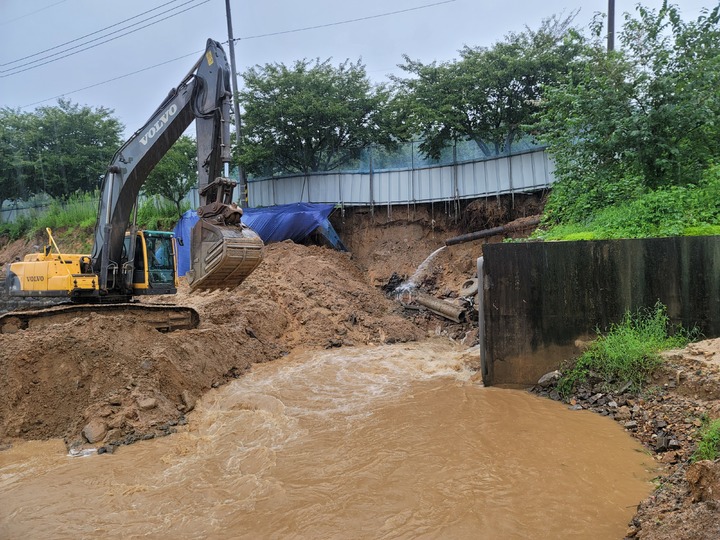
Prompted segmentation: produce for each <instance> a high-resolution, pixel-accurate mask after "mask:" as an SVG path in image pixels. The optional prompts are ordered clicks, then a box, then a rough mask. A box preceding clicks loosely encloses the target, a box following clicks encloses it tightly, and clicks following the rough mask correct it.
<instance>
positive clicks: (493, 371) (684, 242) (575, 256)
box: [482, 236, 720, 385]
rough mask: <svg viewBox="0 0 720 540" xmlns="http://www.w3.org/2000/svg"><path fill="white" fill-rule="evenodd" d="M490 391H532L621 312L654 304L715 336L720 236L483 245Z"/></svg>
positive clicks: (719, 328) (719, 323) (718, 330)
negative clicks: (508, 388) (496, 387)
mask: <svg viewBox="0 0 720 540" xmlns="http://www.w3.org/2000/svg"><path fill="white" fill-rule="evenodd" d="M483 251H484V253H483V255H484V272H483V274H484V289H485V290H484V305H483V311H484V319H485V335H486V338H485V355H484V362H483V366H482V371H483V380H484V382H485V384H487V385H498V384H509V385H532V384H535V383H536V382H537V380H538V378H539V377H541V376H542V375H543V374H544V373H547V372H548V371H551V370H553V369H556V368H557V367H559V366H560V365H561V364H562V362H563V361H564V360H567V359H570V358H573V357H575V356H577V355H579V354H580V352H581V351H582V347H583V345H584V344H585V343H586V342H587V341H589V340H592V339H594V338H595V337H596V335H597V333H596V331H597V329H601V330H604V329H606V328H607V327H608V326H609V325H610V324H611V323H613V322H619V321H620V320H621V319H622V317H623V315H624V314H625V312H626V311H628V310H629V311H635V310H637V309H639V308H643V307H652V306H654V305H655V303H656V302H658V301H660V302H662V303H663V304H664V305H665V306H667V309H668V315H669V317H670V319H671V321H672V323H673V324H682V325H683V327H685V328H693V327H697V328H698V329H699V330H700V331H701V332H702V334H703V335H704V336H705V337H707V338H711V337H717V336H720V236H706V237H680V238H649V239H636V240H607V241H592V242H547V243H545V242H530V243H510V244H488V245H485V246H483Z"/></svg>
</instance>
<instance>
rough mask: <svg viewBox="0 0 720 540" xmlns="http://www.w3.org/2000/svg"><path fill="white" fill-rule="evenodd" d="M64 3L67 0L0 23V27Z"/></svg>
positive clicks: (61, 0)
mask: <svg viewBox="0 0 720 540" xmlns="http://www.w3.org/2000/svg"><path fill="white" fill-rule="evenodd" d="M64 2H67V0H60V1H59V2H55V3H54V4H50V5H49V6H45V7H44V8H40V9H36V10H35V11H31V12H30V13H26V14H25V15H20V16H19V17H15V18H14V19H9V20H7V21H3V22H0V26H5V25H6V24H10V23H11V22H15V21H19V20H20V19H24V18H25V17H29V16H30V15H35V14H36V13H40V12H41V11H45V10H46V9H50V8H51V7H53V6H57V5H58V4H62V3H64Z"/></svg>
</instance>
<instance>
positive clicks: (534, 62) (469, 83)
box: [393, 15, 582, 159]
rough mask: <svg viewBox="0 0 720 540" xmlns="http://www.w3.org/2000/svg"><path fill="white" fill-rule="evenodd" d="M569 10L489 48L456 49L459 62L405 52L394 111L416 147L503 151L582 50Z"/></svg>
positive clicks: (436, 152)
mask: <svg viewBox="0 0 720 540" xmlns="http://www.w3.org/2000/svg"><path fill="white" fill-rule="evenodd" d="M572 19H573V15H571V16H569V17H567V18H564V19H559V18H557V17H552V18H549V19H546V20H544V21H543V23H542V25H541V26H540V28H539V29H538V30H536V31H533V30H531V29H529V28H528V29H526V30H525V31H524V32H520V33H511V34H509V35H507V36H506V38H505V40H504V41H502V42H498V43H495V44H494V45H493V46H492V47H489V48H485V47H468V46H466V47H465V48H463V49H462V50H460V51H459V52H460V59H459V60H453V61H452V62H446V63H442V64H436V63H435V62H433V63H431V64H422V63H421V62H419V61H415V60H411V59H410V58H409V57H408V56H404V59H405V63H404V64H403V65H400V67H401V68H402V69H403V70H404V71H406V72H407V73H409V74H410V75H411V77H409V78H395V79H394V80H395V82H396V83H397V94H396V98H395V100H394V102H393V108H394V109H395V110H397V111H399V113H398V115H399V117H401V118H402V119H403V120H404V121H405V123H406V125H407V128H408V131H407V132H406V133H405V135H406V136H415V135H419V136H420V137H421V138H422V139H423V142H422V144H421V146H420V148H421V150H422V151H423V152H424V153H425V154H426V155H428V156H430V157H432V158H435V159H437V158H439V156H440V154H441V152H442V149H443V148H444V147H446V146H447V145H448V144H450V143H453V142H455V141H459V140H472V141H475V143H476V144H477V145H478V147H479V148H480V149H481V150H482V152H483V153H484V154H485V155H488V156H489V155H497V154H500V153H503V152H507V151H508V150H509V149H510V147H511V145H512V143H513V141H514V140H517V139H518V138H519V137H521V136H522V135H524V134H526V133H527V132H528V129H529V125H530V124H531V123H532V122H533V114H534V113H535V112H536V111H537V109H538V104H539V102H540V100H541V99H542V95H543V90H544V88H545V87H546V86H547V85H549V84H552V83H554V82H555V81H557V80H559V79H560V77H561V76H562V75H563V74H564V73H565V72H566V70H567V65H568V63H569V62H570V61H571V60H572V59H573V58H574V57H575V56H576V55H577V54H578V52H579V51H580V50H581V43H582V39H581V36H580V35H579V34H578V33H577V32H576V31H575V30H573V29H572V28H571V23H572Z"/></svg>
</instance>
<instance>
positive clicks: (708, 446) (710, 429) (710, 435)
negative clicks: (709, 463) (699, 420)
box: [692, 418, 720, 461]
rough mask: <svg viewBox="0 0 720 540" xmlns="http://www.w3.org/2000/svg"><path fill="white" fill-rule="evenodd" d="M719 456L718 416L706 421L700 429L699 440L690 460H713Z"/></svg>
mask: <svg viewBox="0 0 720 540" xmlns="http://www.w3.org/2000/svg"><path fill="white" fill-rule="evenodd" d="M718 457H720V418H718V419H717V420H713V421H712V422H709V423H706V424H705V425H704V426H703V429H702V430H701V431H700V442H699V443H698V446H697V449H696V450H695V453H693V455H692V461H700V460H703V459H710V460H715V459H717V458H718Z"/></svg>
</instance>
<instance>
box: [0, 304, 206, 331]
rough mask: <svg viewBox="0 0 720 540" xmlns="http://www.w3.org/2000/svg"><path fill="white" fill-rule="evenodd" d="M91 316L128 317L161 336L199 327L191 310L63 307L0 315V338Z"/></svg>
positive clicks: (145, 306) (141, 306)
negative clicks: (165, 333)
mask: <svg viewBox="0 0 720 540" xmlns="http://www.w3.org/2000/svg"><path fill="white" fill-rule="evenodd" d="M91 314H97V315H111V316H117V317H128V316H129V317H131V319H130V320H133V321H135V322H140V323H142V324H145V325H147V326H150V327H153V328H155V329H156V330H158V331H160V332H173V331H175V330H191V329H193V328H197V326H198V325H199V324H200V315H198V312H197V311H195V310H194V309H193V308H190V307H185V306H173V305H157V304H156V305H152V304H66V305H59V306H53V307H49V308H45V309H38V310H31V311H14V312H10V313H4V314H2V315H0V334H13V333H15V332H18V331H20V330H37V329H39V328H44V327H46V326H49V325H52V324H60V323H66V322H69V321H71V320H73V319H75V318H77V317H83V316H87V315H91Z"/></svg>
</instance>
